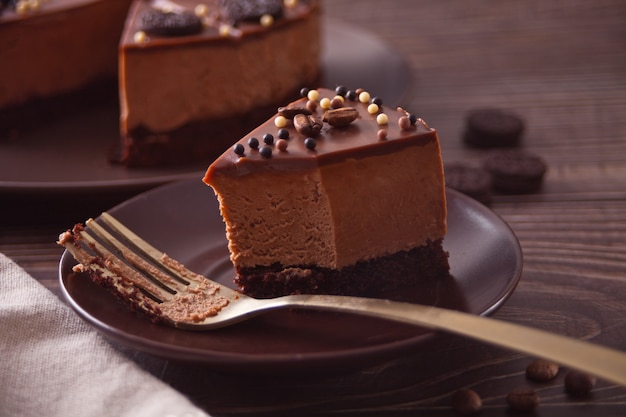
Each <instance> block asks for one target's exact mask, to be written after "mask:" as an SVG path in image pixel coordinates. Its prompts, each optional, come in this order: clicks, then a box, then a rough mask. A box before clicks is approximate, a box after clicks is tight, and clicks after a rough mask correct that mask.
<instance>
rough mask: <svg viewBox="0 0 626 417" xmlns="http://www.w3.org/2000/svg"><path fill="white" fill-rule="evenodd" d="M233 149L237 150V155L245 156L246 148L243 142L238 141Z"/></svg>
mask: <svg viewBox="0 0 626 417" xmlns="http://www.w3.org/2000/svg"><path fill="white" fill-rule="evenodd" d="M233 151H235V153H236V154H237V155H239V156H243V154H244V153H245V151H246V150H245V148H244V147H243V145H242V144H241V143H237V144H236V145H235V146H233Z"/></svg>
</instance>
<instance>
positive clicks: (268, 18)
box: [259, 14, 274, 28]
mask: <svg viewBox="0 0 626 417" xmlns="http://www.w3.org/2000/svg"><path fill="white" fill-rule="evenodd" d="M259 22H260V23H261V26H263V27H266V28H267V27H270V26H272V25H273V24H274V16H272V15H271V14H264V15H263V16H261V19H260V20H259Z"/></svg>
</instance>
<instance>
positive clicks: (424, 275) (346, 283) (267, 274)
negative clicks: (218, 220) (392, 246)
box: [235, 240, 450, 298]
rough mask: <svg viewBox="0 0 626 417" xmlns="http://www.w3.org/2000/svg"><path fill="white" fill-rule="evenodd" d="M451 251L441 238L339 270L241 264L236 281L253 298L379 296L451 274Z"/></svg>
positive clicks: (241, 289) (240, 288)
mask: <svg viewBox="0 0 626 417" xmlns="http://www.w3.org/2000/svg"><path fill="white" fill-rule="evenodd" d="M449 271H450V265H449V264H448V253H447V252H445V251H444V250H443V247H442V241H441V240H438V241H436V242H430V241H429V242H428V244H427V245H425V246H421V247H419V248H415V249H412V250H410V251H402V252H396V253H394V254H391V255H388V256H385V257H380V258H375V259H371V260H367V261H361V262H358V263H356V264H355V265H351V266H348V267H345V268H343V269H340V270H334V269H329V268H320V267H315V266H290V267H285V266H282V265H279V264H275V265H272V266H268V267H262V266H259V267H254V268H238V269H237V277H236V278H235V284H237V286H238V287H239V290H240V291H241V292H243V293H244V294H246V295H248V296H251V297H254V298H274V297H279V296H282V295H290V294H330V295H349V296H358V297H376V296H378V295H380V294H381V293H386V292H389V291H393V290H396V289H398V288H402V287H406V286H410V285H412V284H415V283H417V282H418V281H419V280H423V279H435V278H440V277H445V276H447V275H448V274H449Z"/></svg>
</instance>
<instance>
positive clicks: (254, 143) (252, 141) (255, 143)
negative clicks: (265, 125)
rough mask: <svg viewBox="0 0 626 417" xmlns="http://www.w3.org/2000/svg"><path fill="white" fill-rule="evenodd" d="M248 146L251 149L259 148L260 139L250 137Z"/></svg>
mask: <svg viewBox="0 0 626 417" xmlns="http://www.w3.org/2000/svg"><path fill="white" fill-rule="evenodd" d="M248 146H249V147H250V148H251V149H258V148H259V140H258V139H257V138H250V139H248Z"/></svg>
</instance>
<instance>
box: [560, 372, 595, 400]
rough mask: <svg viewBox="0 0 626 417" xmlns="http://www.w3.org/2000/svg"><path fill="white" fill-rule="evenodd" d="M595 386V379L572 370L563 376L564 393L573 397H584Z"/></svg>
mask: <svg viewBox="0 0 626 417" xmlns="http://www.w3.org/2000/svg"><path fill="white" fill-rule="evenodd" d="M595 386H596V377H595V376H593V375H590V374H587V373H585V372H582V371H576V370H572V371H569V372H568V373H567V374H566V375H565V391H566V392H567V393H568V394H570V395H572V396H574V397H586V396H588V395H589V394H590V393H591V390H592V389H593V387H595Z"/></svg>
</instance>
